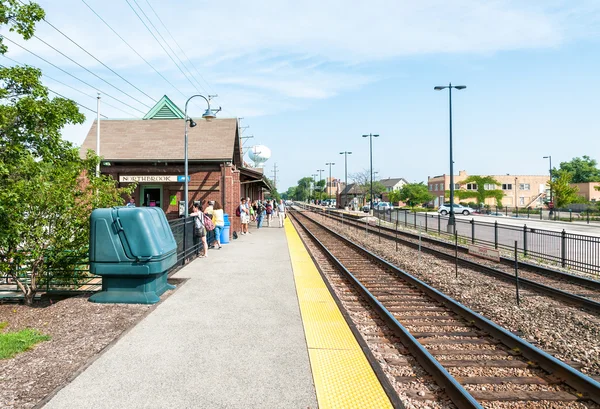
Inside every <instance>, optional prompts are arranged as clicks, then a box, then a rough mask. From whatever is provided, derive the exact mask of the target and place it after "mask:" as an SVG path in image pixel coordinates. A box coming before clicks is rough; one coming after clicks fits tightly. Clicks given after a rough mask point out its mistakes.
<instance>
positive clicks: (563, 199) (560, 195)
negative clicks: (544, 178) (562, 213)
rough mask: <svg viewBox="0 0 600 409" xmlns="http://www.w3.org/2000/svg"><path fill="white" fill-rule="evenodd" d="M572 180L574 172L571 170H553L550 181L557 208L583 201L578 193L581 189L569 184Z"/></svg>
mask: <svg viewBox="0 0 600 409" xmlns="http://www.w3.org/2000/svg"><path fill="white" fill-rule="evenodd" d="M572 180H573V174H572V173H570V172H567V171H565V170H555V171H553V172H552V180H551V181H549V182H548V183H549V184H550V188H551V189H552V193H553V196H554V204H555V206H556V208H558V209H560V208H563V207H566V206H568V205H569V204H571V203H576V202H580V201H581V198H580V197H579V196H578V195H577V193H578V192H579V189H578V188H577V187H575V186H570V185H569V184H570V183H572Z"/></svg>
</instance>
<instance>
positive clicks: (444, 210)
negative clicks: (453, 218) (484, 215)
mask: <svg viewBox="0 0 600 409" xmlns="http://www.w3.org/2000/svg"><path fill="white" fill-rule="evenodd" d="M452 207H453V208H454V214H464V215H465V216H468V215H470V214H471V213H473V209H471V208H470V207H466V206H462V205H459V204H454V205H452ZM438 213H439V214H441V215H442V216H445V215H447V214H449V213H450V203H444V204H443V205H441V206H440V207H439V208H438Z"/></svg>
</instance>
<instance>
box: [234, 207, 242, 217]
mask: <svg viewBox="0 0 600 409" xmlns="http://www.w3.org/2000/svg"><path fill="white" fill-rule="evenodd" d="M240 206H241V205H240ZM240 206H238V207H237V209H235V215H236V216H237V217H240V216H241V215H242V212H241V211H240Z"/></svg>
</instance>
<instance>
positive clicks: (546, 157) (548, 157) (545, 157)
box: [544, 155, 554, 204]
mask: <svg viewBox="0 0 600 409" xmlns="http://www.w3.org/2000/svg"><path fill="white" fill-rule="evenodd" d="M544 159H548V160H549V161H550V182H552V156H550V155H548V156H544ZM552 199H553V197H552V185H550V203H552V204H554V201H553V200H552Z"/></svg>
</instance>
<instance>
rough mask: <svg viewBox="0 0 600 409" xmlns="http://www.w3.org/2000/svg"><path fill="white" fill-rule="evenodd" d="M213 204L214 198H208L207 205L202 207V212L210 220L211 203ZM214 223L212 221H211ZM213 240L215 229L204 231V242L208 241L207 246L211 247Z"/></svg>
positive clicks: (211, 213) (211, 214)
mask: <svg viewBox="0 0 600 409" xmlns="http://www.w3.org/2000/svg"><path fill="white" fill-rule="evenodd" d="M214 204H215V202H214V200H209V201H208V206H207V207H206V208H205V209H204V214H206V215H207V216H208V217H209V218H210V219H211V220H212V217H213V205H214ZM213 224H214V223H213ZM214 241H215V231H214V230H210V231H208V230H207V231H206V242H207V243H208V248H209V249H212V248H213V247H214V246H215V245H214V243H213V242H214Z"/></svg>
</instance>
